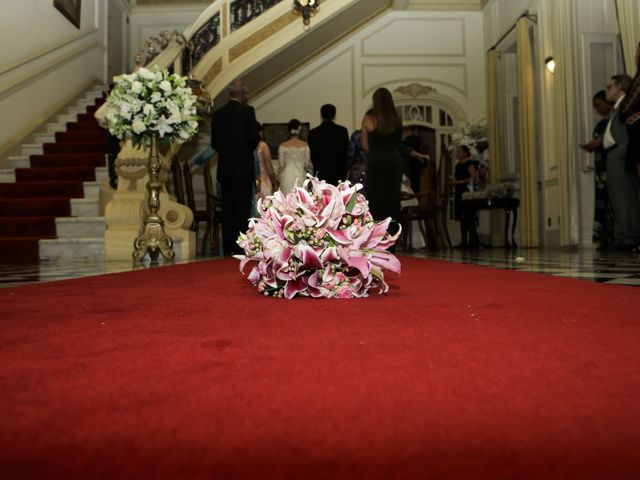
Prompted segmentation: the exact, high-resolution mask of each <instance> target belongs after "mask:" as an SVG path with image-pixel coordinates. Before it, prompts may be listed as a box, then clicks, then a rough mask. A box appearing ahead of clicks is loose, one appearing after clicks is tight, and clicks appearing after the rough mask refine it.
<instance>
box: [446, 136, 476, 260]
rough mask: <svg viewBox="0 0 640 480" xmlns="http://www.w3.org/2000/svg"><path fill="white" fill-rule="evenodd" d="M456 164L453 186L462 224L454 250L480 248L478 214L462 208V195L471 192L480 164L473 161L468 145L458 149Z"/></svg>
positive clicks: (456, 209)
mask: <svg viewBox="0 0 640 480" xmlns="http://www.w3.org/2000/svg"><path fill="white" fill-rule="evenodd" d="M456 157H457V158H458V163H456V167H455V171H454V174H453V179H452V180H451V185H453V187H454V191H455V195H454V204H453V207H454V216H455V219H456V220H458V221H459V222H460V235H461V240H460V243H459V244H458V245H456V246H455V247H454V248H468V247H477V246H478V233H477V232H476V212H475V211H472V210H469V209H464V208H462V203H461V202H462V194H463V193H464V192H468V191H469V185H473V183H474V182H475V179H476V177H477V174H478V162H477V161H475V160H471V151H470V150H469V147H467V146H466V145H459V146H458V147H457V148H456Z"/></svg>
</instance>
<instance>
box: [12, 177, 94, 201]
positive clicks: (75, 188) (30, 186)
mask: <svg viewBox="0 0 640 480" xmlns="http://www.w3.org/2000/svg"><path fill="white" fill-rule="evenodd" d="M95 183H97V182H95ZM90 191H91V194H92V195H96V192H95V188H93V189H91V187H90ZM84 194H85V186H84V184H83V182H81V181H34V182H20V181H18V182H13V183H2V184H0V198H3V199H5V200H9V199H22V198H31V199H36V198H40V199H47V198H51V197H65V198H82V197H83V196H84Z"/></svg>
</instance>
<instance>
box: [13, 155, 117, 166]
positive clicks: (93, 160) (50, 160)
mask: <svg viewBox="0 0 640 480" xmlns="http://www.w3.org/2000/svg"><path fill="white" fill-rule="evenodd" d="M27 160H28V163H27V164H26V165H25V166H21V167H22V168H25V167H27V168H28V167H29V166H31V167H33V168H40V167H103V166H105V165H106V163H107V162H106V160H105V154H104V153H50V154H47V155H31V157H30V158H28V159H27Z"/></svg>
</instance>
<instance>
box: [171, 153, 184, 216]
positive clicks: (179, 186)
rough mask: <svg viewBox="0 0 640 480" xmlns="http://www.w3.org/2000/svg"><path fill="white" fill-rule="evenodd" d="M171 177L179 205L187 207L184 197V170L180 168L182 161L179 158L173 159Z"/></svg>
mask: <svg viewBox="0 0 640 480" xmlns="http://www.w3.org/2000/svg"><path fill="white" fill-rule="evenodd" d="M171 175H172V176H173V193H174V194H175V196H176V200H177V201H178V203H180V204H182V205H186V201H185V197H184V178H183V177H182V168H180V160H179V159H178V156H177V155H175V156H174V157H173V161H172V162H171Z"/></svg>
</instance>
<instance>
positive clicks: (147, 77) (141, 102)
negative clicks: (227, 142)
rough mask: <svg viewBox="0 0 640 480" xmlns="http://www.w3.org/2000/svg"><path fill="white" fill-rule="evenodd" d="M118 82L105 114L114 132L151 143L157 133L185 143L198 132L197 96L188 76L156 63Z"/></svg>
mask: <svg viewBox="0 0 640 480" xmlns="http://www.w3.org/2000/svg"><path fill="white" fill-rule="evenodd" d="M115 82H116V85H115V87H114V89H113V90H112V92H111V94H110V95H109V98H107V101H106V106H105V108H106V112H105V116H104V118H105V121H106V123H107V128H108V129H109V131H110V132H111V134H112V135H114V136H116V137H118V138H120V139H127V138H131V139H132V141H133V143H134V145H138V144H144V145H149V143H150V141H151V136H152V135H153V134H157V135H158V137H159V138H160V139H161V140H166V141H175V142H177V143H184V142H186V141H188V140H189V139H190V138H191V137H193V136H194V135H195V134H196V133H197V132H198V119H199V117H198V116H197V113H196V101H197V98H196V96H195V95H194V94H193V93H192V91H191V89H190V88H188V87H187V86H186V84H187V78H186V77H181V76H179V75H175V74H170V73H169V72H168V71H167V70H162V69H160V67H158V66H155V67H152V68H150V69H147V68H141V69H139V70H137V71H136V72H134V73H132V74H127V75H121V76H119V77H116V78H115Z"/></svg>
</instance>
